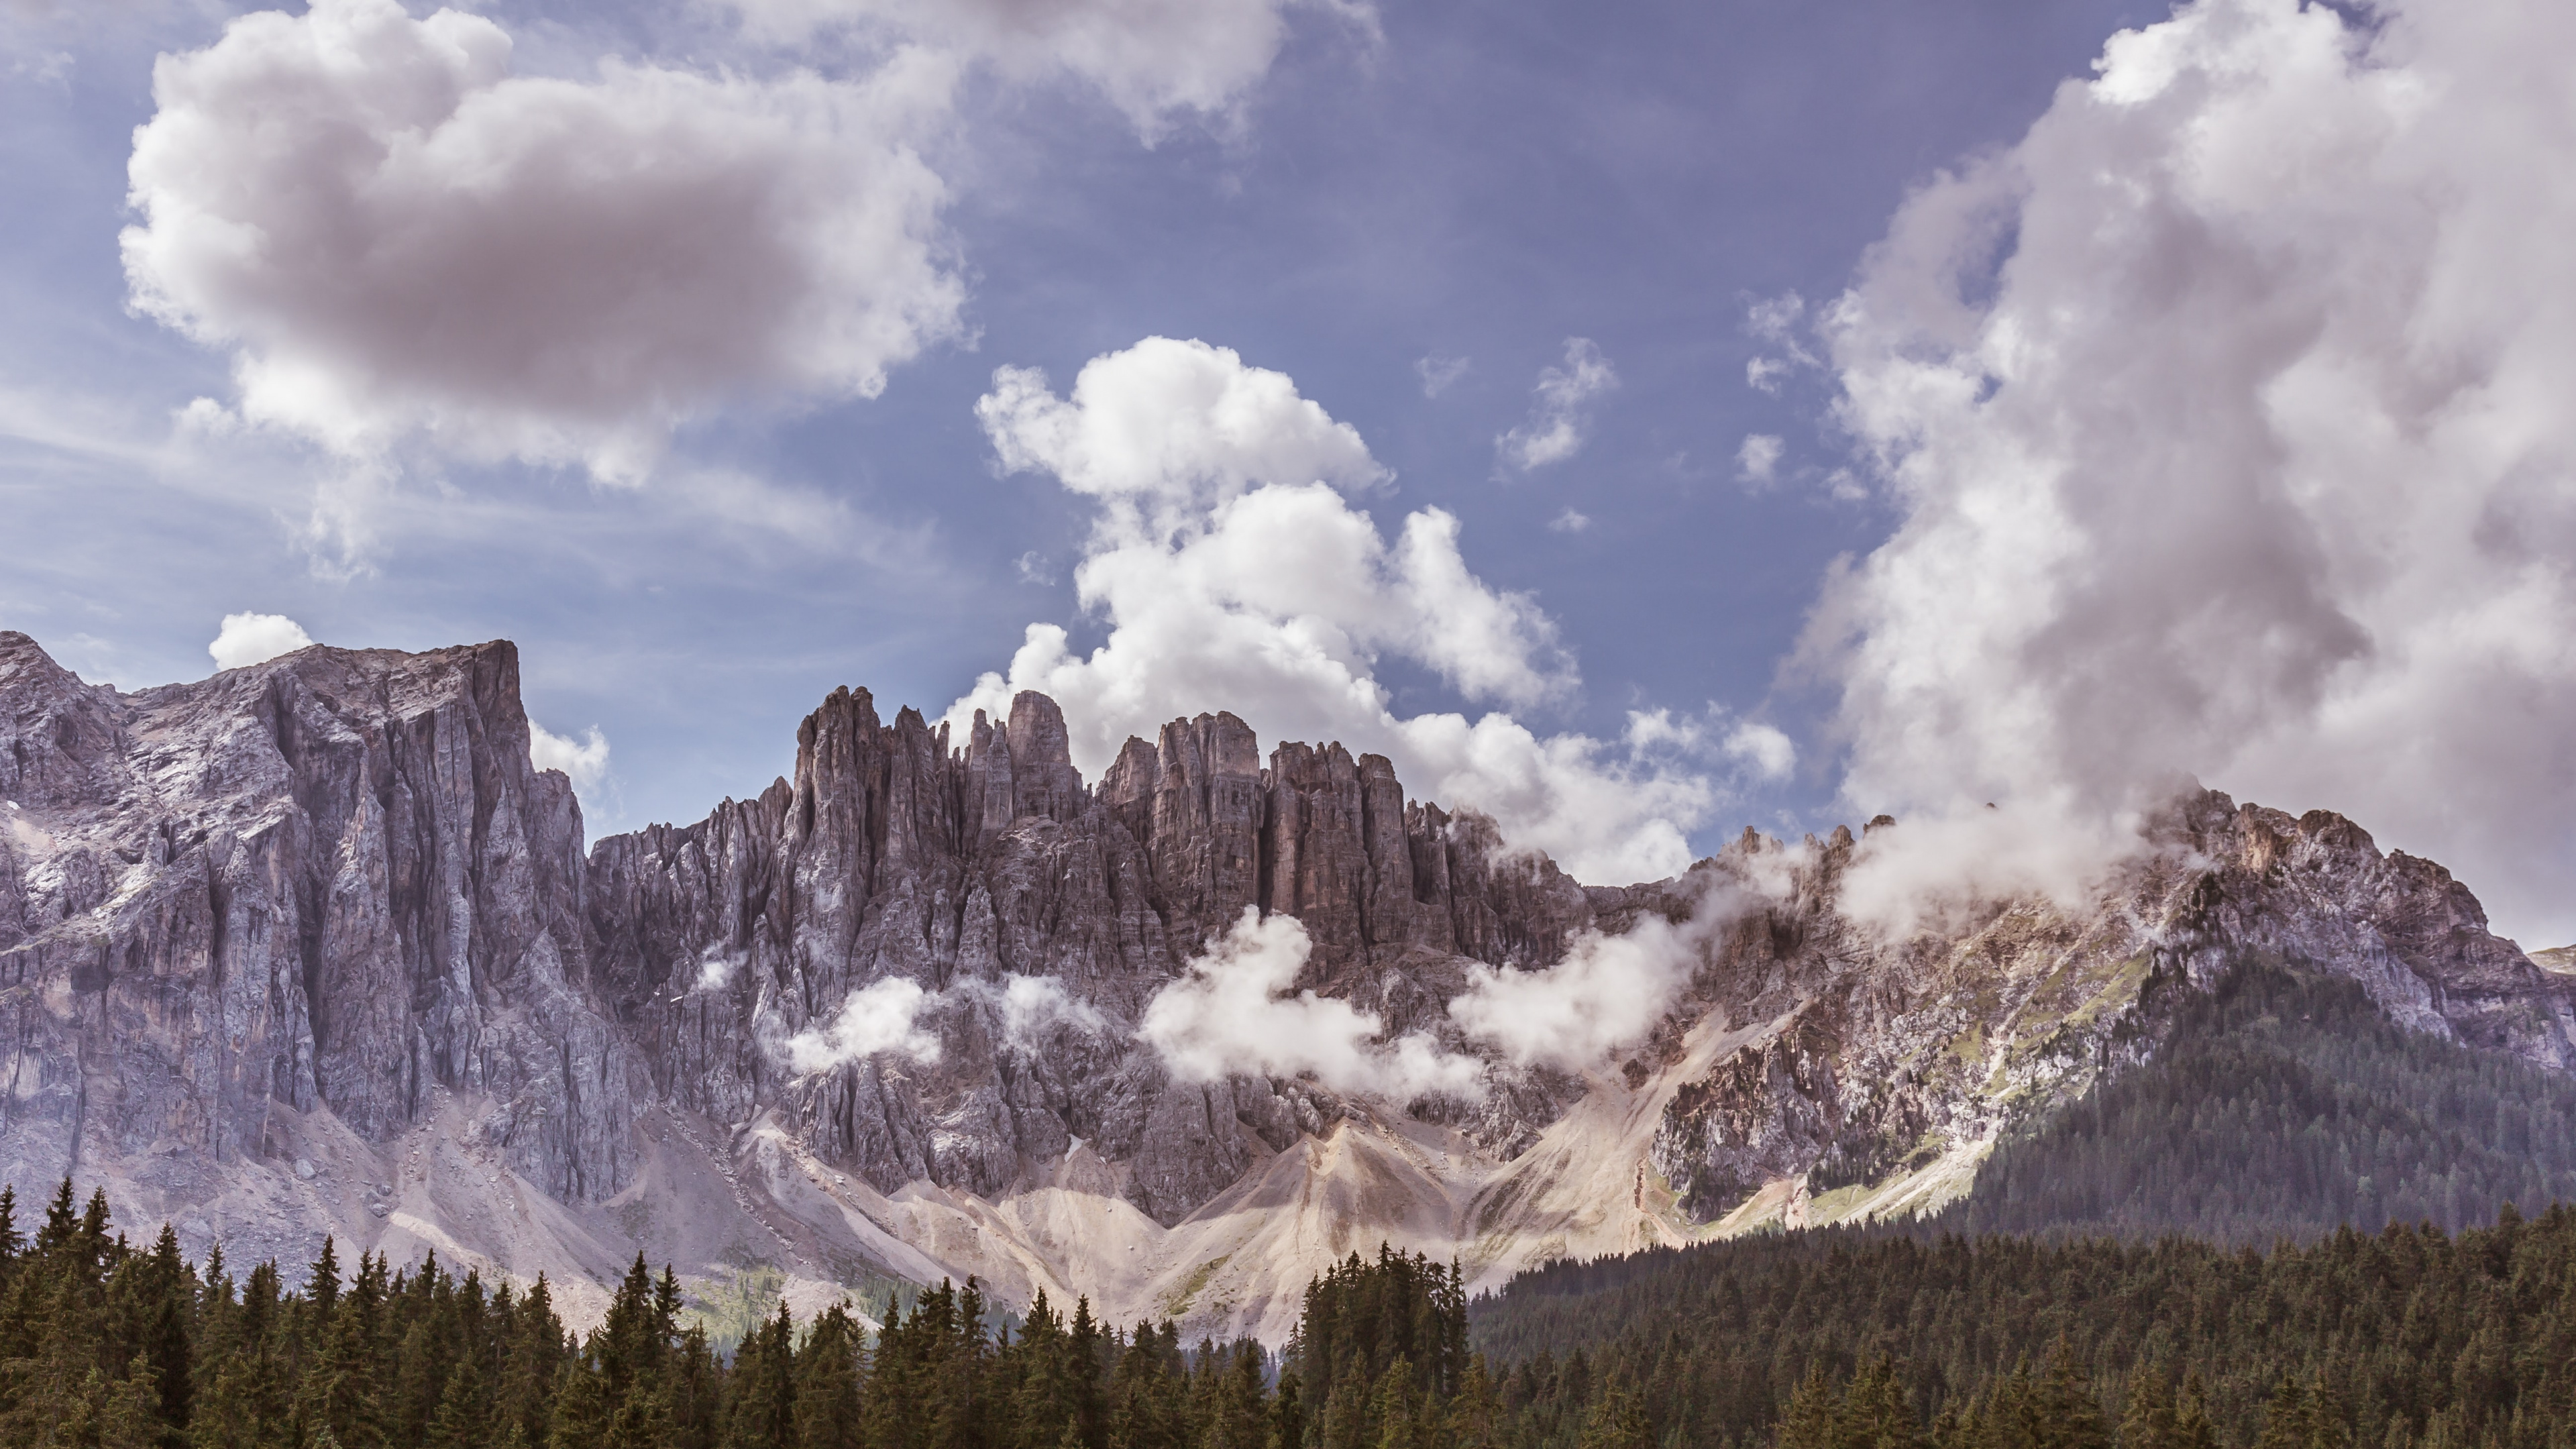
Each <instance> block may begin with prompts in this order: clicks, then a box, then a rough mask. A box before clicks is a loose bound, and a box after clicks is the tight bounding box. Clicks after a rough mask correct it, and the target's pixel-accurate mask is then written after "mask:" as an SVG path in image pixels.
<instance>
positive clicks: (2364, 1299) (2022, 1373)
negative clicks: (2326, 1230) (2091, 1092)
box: [1471, 1206, 2576, 1449]
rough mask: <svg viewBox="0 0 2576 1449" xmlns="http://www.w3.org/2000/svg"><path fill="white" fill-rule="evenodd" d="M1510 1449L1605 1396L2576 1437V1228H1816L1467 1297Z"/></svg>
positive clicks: (2120, 1432)
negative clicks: (2152, 1232) (2049, 1235)
mask: <svg viewBox="0 0 2576 1449" xmlns="http://www.w3.org/2000/svg"><path fill="white" fill-rule="evenodd" d="M1471 1323H1472V1325H1473V1329H1474V1333H1473V1346H1474V1347H1475V1349H1477V1350H1478V1351H1480V1352H1481V1353H1483V1354H1484V1355H1485V1356H1486V1357H1487V1358H1488V1359H1490V1360H1492V1361H1494V1362H1496V1363H1510V1364H1512V1365H1513V1367H1512V1369H1511V1370H1510V1371H1509V1372H1508V1373H1507V1374H1505V1375H1503V1376H1502V1379H1503V1381H1502V1400H1503V1402H1504V1404H1505V1406H1506V1408H1507V1411H1508V1414H1509V1424H1510V1434H1511V1435H1512V1436H1513V1437H1514V1438H1515V1441H1516V1442H1519V1443H1523V1444H1527V1445H1531V1446H1533V1449H1535V1446H1545V1445H1572V1444H1576V1443H1577V1442H1578V1441H1579V1439H1580V1436H1581V1432H1582V1431H1581V1426H1582V1425H1583V1424H1585V1423H1587V1422H1589V1418H1590V1415H1591V1411H1592V1408H1593V1406H1594V1405H1595V1404H1596V1403H1597V1401H1598V1399H1599V1397H1600V1393H1601V1388H1600V1386H1602V1385H1605V1384H1607V1385H1614V1386H1619V1387H1621V1388H1622V1389H1624V1390H1625V1391H1626V1392H1629V1393H1632V1394H1633V1395H1634V1396H1635V1398H1636V1402H1637V1404H1638V1406H1639V1407H1640V1408H1641V1409H1642V1411H1643V1413H1644V1415H1645V1418H1646V1420H1647V1422H1648V1425H1649V1428H1648V1433H1649V1436H1650V1437H1651V1439H1652V1440H1653V1442H1656V1443H1658V1444H1665V1445H1696V1444H1705V1445H1729V1444H1733V1445H1743V1446H1756V1445H1766V1444H1771V1443H1774V1442H1776V1443H1778V1444H1779V1445H1780V1446H1782V1449H1825V1446H1832V1449H1860V1446H1877V1449H1895V1446H1908V1449H1912V1446H1937V1449H2007V1446H2009V1449H2041V1446H2047V1449H2093V1446H2098V1449H2109V1446H2111V1445H2113V1444H2115V1443H2116V1444H2117V1445H2119V1446H2120V1449H2208V1446H2213V1445H2251V1446H2255V1449H2345V1446H2363V1449H2376V1446H2383V1445H2384V1446H2389V1449H2402V1446H2411V1445H2423V1446H2428V1449H2429V1446H2433V1445H2443V1446H2449V1445H2463V1446H2467V1445H2494V1446H2499V1449H2556V1446H2561V1445H2564V1444H2566V1443H2568V1442H2569V1441H2570V1440H2571V1438H2576V1210H2570V1209H2569V1208H2567V1207H2565V1206H2558V1207H2552V1208H2550V1209H2549V1210H2548V1211H2547V1212H2546V1213H2544V1214H2542V1215H2541V1216H2540V1217H2538V1218H2536V1219H2534V1220H2531V1221H2525V1220H2523V1219H2522V1218H2521V1217H2520V1216H2518V1215H2517V1214H2515V1213H2514V1212H2513V1211H2512V1210H2511V1209H2510V1208H2508V1209H2507V1210H2506V1211H2505V1212H2504V1213H2503V1215H2502V1216H2501V1217H2500V1218H2499V1220H2498V1221H2497V1222H2496V1224H2495V1225H2494V1226H2493V1227H2490V1228H2484V1229H2478V1230H2473V1231H2470V1232H2467V1233H2463V1234H2460V1235H2458V1236H2457V1237H2453V1236H2451V1235H2449V1234H2446V1233H2444V1232H2442V1231H2441V1230H2440V1229H2438V1228H2432V1227H2419V1228H2404V1227H2394V1226H2392V1227H2389V1228H2387V1229H2385V1230H2383V1231H2381V1232H2379V1233H2376V1234H2360V1233H2354V1232H2351V1231H2349V1230H2346V1231H2341V1232H2337V1233H2335V1234H2333V1235H2331V1236H2329V1237H2327V1238H2324V1239H2321V1240H2319V1241H2317V1242H2314V1243H2311V1244H2308V1245H2305V1246H2299V1245H2293V1244H2286V1243H2285V1244H2281V1245H2278V1246H2276V1247H2274V1248H2273V1249H2272V1250H2271V1251H2269V1252H2258V1251H2256V1250H2254V1249H2251V1248H2237V1249H2232V1250H2231V1249H2228V1248H2225V1247H2221V1246H2218V1245H2215V1244H2211V1243H2207V1242H2200V1241H2193V1240H2186V1239H2180V1238H2169V1239H2165V1240H2163V1241H2160V1242H2154V1243H2141V1242H2136V1241H2124V1240H2118V1239H2109V1238H2089V1239H2049V1240H2038V1239H2031V1238H2005V1237H1987V1238H1978V1239H1968V1238H1963V1237H1959V1236H1955V1235H1945V1236H1942V1237H1939V1238H1937V1239H1924V1238H1918V1237H1914V1236H1910V1235H1902V1234H1864V1233H1858V1232H1849V1231H1842V1230H1826V1231H1821V1232H1815V1233H1804V1234H1796V1235H1774V1236H1769V1237H1764V1238H1755V1239H1744V1240H1738V1241H1736V1242H1732V1243H1723V1244H1711V1245H1706V1246H1702V1247H1694V1248H1688V1249H1681V1250H1660V1251H1655V1252H1649V1253H1643V1254H1639V1255H1636V1256H1634V1257H1630V1258H1622V1259H1613V1260H1605V1261H1602V1262H1597V1263H1590V1264H1573V1263H1566V1264H1557V1265H1554V1266H1551V1267H1547V1268H1542V1269H1539V1270H1536V1271H1535V1272H1532V1273H1529V1274H1525V1275H1523V1276H1522V1277H1520V1278H1518V1279H1515V1280H1514V1281H1513V1282H1512V1283H1511V1284H1510V1285H1509V1286H1508V1287H1507V1288H1506V1289H1505V1290H1504V1291H1503V1292H1501V1293H1500V1294H1498V1295H1495V1296H1492V1297H1489V1298H1484V1299H1480V1300H1479V1301H1478V1303H1477V1305H1476V1308H1475V1311H1474V1313H1473V1315H1472V1318H1471Z"/></svg>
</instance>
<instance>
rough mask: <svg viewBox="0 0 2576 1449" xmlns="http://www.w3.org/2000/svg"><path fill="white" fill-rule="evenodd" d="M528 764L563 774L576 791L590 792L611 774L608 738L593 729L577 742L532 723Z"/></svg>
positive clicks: (529, 724) (595, 726)
mask: <svg viewBox="0 0 2576 1449" xmlns="http://www.w3.org/2000/svg"><path fill="white" fill-rule="evenodd" d="M528 761H529V763H531V764H533V765H535V766H536V767H537V768H538V769H540V770H561V771H563V772H564V775H565V777H566V778H567V779H569V780H571V781H572V784H573V788H574V789H575V790H578V791H586V790H588V789H589V788H590V787H591V786H593V785H596V784H598V783H599V782H600V780H601V779H603V778H605V777H606V775H607V774H608V736H606V735H603V734H601V733H600V732H599V726H597V725H592V726H591V727H590V729H589V730H588V731H587V732H585V733H584V734H583V736H582V737H581V738H580V739H578V740H575V739H572V738H570V737H568V736H564V735H559V734H556V733H554V732H553V731H552V730H549V729H547V728H546V727H545V726H544V725H541V724H539V723H537V722H536V721H535V720H530V721H528Z"/></svg>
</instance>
